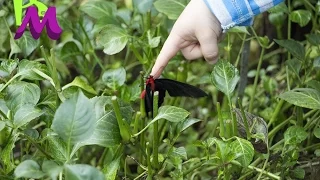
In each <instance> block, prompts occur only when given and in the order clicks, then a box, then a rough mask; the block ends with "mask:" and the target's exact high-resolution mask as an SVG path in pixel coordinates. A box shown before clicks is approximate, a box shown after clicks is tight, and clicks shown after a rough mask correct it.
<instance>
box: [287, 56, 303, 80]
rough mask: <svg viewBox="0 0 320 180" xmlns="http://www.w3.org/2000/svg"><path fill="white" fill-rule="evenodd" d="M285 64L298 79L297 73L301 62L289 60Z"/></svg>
mask: <svg viewBox="0 0 320 180" xmlns="http://www.w3.org/2000/svg"><path fill="white" fill-rule="evenodd" d="M285 63H286V65H287V66H288V67H289V69H290V70H291V71H292V72H293V73H294V74H295V75H296V76H297V77H300V76H299V72H300V69H301V61H299V60H297V59H290V60H287V61H286V62H285Z"/></svg>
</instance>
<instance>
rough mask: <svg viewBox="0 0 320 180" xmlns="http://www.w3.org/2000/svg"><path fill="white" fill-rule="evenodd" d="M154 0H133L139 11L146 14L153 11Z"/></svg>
mask: <svg viewBox="0 0 320 180" xmlns="http://www.w3.org/2000/svg"><path fill="white" fill-rule="evenodd" d="M153 2H154V0H133V5H134V8H135V9H137V10H138V12H139V13H141V14H145V13H147V12H148V11H151V8H152V4H153Z"/></svg>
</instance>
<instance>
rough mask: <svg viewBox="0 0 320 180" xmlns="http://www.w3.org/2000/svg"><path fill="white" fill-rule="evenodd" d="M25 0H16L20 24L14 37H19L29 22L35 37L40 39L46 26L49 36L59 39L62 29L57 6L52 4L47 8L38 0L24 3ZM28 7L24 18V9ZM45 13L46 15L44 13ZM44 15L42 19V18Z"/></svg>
mask: <svg viewBox="0 0 320 180" xmlns="http://www.w3.org/2000/svg"><path fill="white" fill-rule="evenodd" d="M22 1H23V0H14V1H13V2H14V9H15V16H16V25H17V26H19V28H18V29H17V32H16V34H15V36H14V39H19V38H20V37H21V36H22V35H23V33H24V31H25V30H26V28H27V26H28V24H29V27H30V33H31V35H32V37H33V38H34V39H38V38H39V37H40V35H41V32H42V31H43V29H44V27H46V29H47V34H48V36H49V38H51V39H53V40H57V39H59V38H60V35H61V33H62V29H61V27H60V26H59V24H58V20H57V13H56V8H55V7H52V6H50V7H49V8H47V6H45V5H44V4H43V3H41V2H38V1H37V0H30V2H29V3H28V4H26V5H22ZM25 8H26V9H27V10H26V14H25V16H24V18H23V20H22V22H21V19H22V9H25ZM42 14H44V15H42ZM40 17H42V20H40Z"/></svg>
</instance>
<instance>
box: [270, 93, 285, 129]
mask: <svg viewBox="0 0 320 180" xmlns="http://www.w3.org/2000/svg"><path fill="white" fill-rule="evenodd" d="M283 103H284V100H283V99H281V100H280V101H279V102H278V104H277V106H276V109H275V110H274V113H273V114H272V116H271V119H270V121H269V123H268V128H269V127H270V126H271V124H272V123H274V121H275V120H276V119H277V117H278V115H279V113H280V110H281V108H282V105H283Z"/></svg>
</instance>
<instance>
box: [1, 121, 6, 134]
mask: <svg viewBox="0 0 320 180" xmlns="http://www.w3.org/2000/svg"><path fill="white" fill-rule="evenodd" d="M5 127H6V123H5V122H4V121H0V132H1V131H2V130H3V129H4V128H5Z"/></svg>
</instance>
